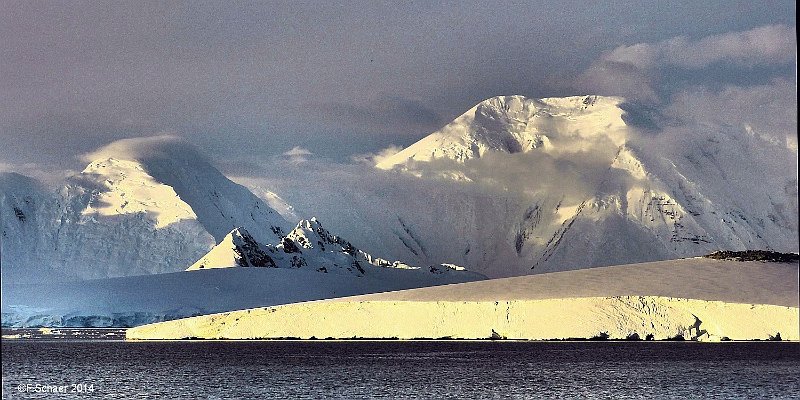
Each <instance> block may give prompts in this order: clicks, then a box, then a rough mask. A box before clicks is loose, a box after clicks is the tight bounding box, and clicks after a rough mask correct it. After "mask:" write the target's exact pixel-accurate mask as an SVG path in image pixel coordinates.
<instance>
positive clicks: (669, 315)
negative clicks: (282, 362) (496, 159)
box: [128, 258, 800, 340]
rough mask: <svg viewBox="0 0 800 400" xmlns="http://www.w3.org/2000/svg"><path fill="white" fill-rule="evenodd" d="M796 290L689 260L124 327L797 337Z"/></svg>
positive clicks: (317, 333)
mask: <svg viewBox="0 0 800 400" xmlns="http://www.w3.org/2000/svg"><path fill="white" fill-rule="evenodd" d="M798 292H799V290H798V265H797V264H794V263H762V262H738V261H720V260H710V259H705V258H695V259H684V260H675V261H663V262H654V263H645V264H632V265H624V266H614V267H606V268H592V269H585V270H579V271H568V272H561V273H550V274H539V275H533V276H526V277H516V278H506V279H494V280H487V281H481V282H470V283H464V284H455V285H446V286H440V287H434V288H423V289H413V290H404V291H398V292H391V293H379V294H374V295H366V296H355V297H348V298H340V299H334V300H323V301H315V302H308V303H301V304H291V305H286V306H280V307H268V308H262V309H252V310H244V311H235V312H230V313H223V314H216V315H207V316H199V317H193V318H187V319H181V320H175V321H170V322H167V323H160V324H152V325H146V326H141V327H138V328H135V329H131V330H129V331H128V337H129V338H131V339H179V338H187V337H197V338H280V337H299V338H310V337H317V338H328V337H330V338H353V337H360V338H472V339H488V338H503V337H505V338H509V339H564V338H591V337H595V336H599V337H604V336H606V335H607V337H609V338H612V339H613V338H617V339H624V338H629V337H639V338H642V339H644V338H645V337H646V336H648V335H652V336H653V337H654V338H655V339H669V338H673V337H676V336H680V337H683V338H686V339H692V340H725V339H726V338H728V339H734V340H748V339H769V338H770V337H776V336H778V334H780V337H781V338H783V339H788V340H798V339H800V338H799V337H798V329H800V328H799V327H798V322H799V321H798ZM634 334H635V335H636V336H634Z"/></svg>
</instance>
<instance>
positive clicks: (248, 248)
mask: <svg viewBox="0 0 800 400" xmlns="http://www.w3.org/2000/svg"><path fill="white" fill-rule="evenodd" d="M273 253H275V249H274V248H273V247H272V246H269V245H264V244H261V243H259V242H258V241H257V240H256V239H255V238H254V237H253V235H251V234H250V233H249V232H248V231H247V230H246V229H245V228H242V227H238V228H236V229H234V230H232V231H231V232H230V233H228V234H227V235H226V236H225V238H224V239H222V241H221V242H220V243H219V244H218V245H216V246H215V247H214V248H213V249H211V251H209V252H208V253H207V254H206V255H205V256H203V257H202V258H201V259H200V260H198V261H197V262H195V263H194V264H192V266H190V267H189V268H187V271H194V270H200V269H214V268H229V267H261V268H265V267H266V268H276V267H278V265H277V263H276V262H275V259H274V258H273V256H271V254H273Z"/></svg>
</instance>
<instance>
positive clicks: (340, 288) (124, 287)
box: [2, 268, 480, 327]
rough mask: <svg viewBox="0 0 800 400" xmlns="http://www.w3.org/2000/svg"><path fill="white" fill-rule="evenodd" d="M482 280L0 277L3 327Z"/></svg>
mask: <svg viewBox="0 0 800 400" xmlns="http://www.w3.org/2000/svg"><path fill="white" fill-rule="evenodd" d="M474 279H480V278H479V277H478V275H476V274H469V273H458V274H457V273H452V274H431V273H427V274H422V273H420V272H419V271H415V270H404V269H394V268H376V269H375V270H374V271H370V273H369V274H367V275H366V276H355V275H345V274H325V273H320V272H317V271H309V270H303V269H300V270H297V269H284V268H222V269H210V270H203V271H186V272H176V273H168V274H158V275H148V276H132V277H124V278H112V279H98V280H89V281H83V282H40V283H38V284H12V285H8V284H5V283H4V284H3V290H2V325H3V326H4V327H9V326H13V327H38V326H69V327H107V326H122V327H128V326H137V325H141V324H146V323H152V322H158V321H164V320H169V319H175V318H181V317H187V316H191V315H199V314H208V313H214V312H222V311H230V310H237V309H243V308H249V307H263V306H269V305H276V304H287V303H294V302H300V301H308V300H318V299H326V298H333V297H339V296H352V295H356V294H364V293H376V292H383V291H387V290H400V289H408V288H415V287H420V286H430V285H443V284H449V283H457V282H467V281H470V280H474Z"/></svg>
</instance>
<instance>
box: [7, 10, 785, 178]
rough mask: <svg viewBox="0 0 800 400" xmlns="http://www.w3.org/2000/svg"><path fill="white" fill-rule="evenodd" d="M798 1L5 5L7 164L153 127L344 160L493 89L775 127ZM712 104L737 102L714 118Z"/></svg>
mask: <svg viewBox="0 0 800 400" xmlns="http://www.w3.org/2000/svg"><path fill="white" fill-rule="evenodd" d="M795 8H796V6H795V3H794V2H790V1H783V2H772V3H770V5H769V7H765V6H763V5H758V4H755V3H752V2H728V1H719V2H704V3H703V4H695V2H658V4H644V3H642V2H638V1H637V2H627V1H611V2H603V3H586V2H582V1H580V2H579V1H572V2H570V1H568V2H562V1H558V2H556V1H553V2H549V1H548V2H537V3H536V4H533V3H530V4H529V3H520V4H515V3H513V2H496V3H495V2H493V3H480V2H474V3H470V2H458V3H449V4H428V3H426V2H422V3H378V2H350V3H345V4H328V3H318V2H310V3H296V4H295V3H292V4H290V3H226V2H171V3H161V2H136V3H129V4H118V3H116V4H115V3H106V2H73V3H53V2H4V3H2V4H0V35H1V36H2V37H3V40H2V41H1V42H0V89H2V94H3V95H2V96H0V141H2V143H3V145H2V146H0V168H3V169H4V170H18V171H28V172H30V171H35V170H37V169H38V170H48V169H49V170H59V169H76V168H81V167H82V161H80V160H79V159H78V157H77V155H80V154H85V153H87V152H90V151H92V150H93V149H95V148H97V147H100V146H102V145H105V144H107V143H109V142H111V141H114V140H117V139H124V138H129V137H140V136H158V135H161V134H162V132H165V131H166V132H170V133H171V134H172V135H175V136H179V137H182V138H185V139H187V140H188V141H189V142H191V143H193V144H195V145H197V146H198V147H200V148H201V149H202V150H203V151H204V152H206V153H207V154H210V156H211V157H212V158H214V159H215V160H217V161H219V162H222V164H223V165H224V166H226V168H229V169H230V170H231V171H237V172H240V171H243V170H248V169H251V168H249V167H248V165H252V164H264V163H270V162H273V161H274V160H275V157H280V156H281V155H282V154H283V153H285V152H287V151H290V150H291V149H293V148H295V147H296V146H299V147H300V148H303V149H306V150H307V151H308V152H310V153H314V155H315V156H319V157H324V158H327V159H330V160H331V161H335V162H349V160H350V158H351V157H353V156H354V155H358V154H365V153H376V154H377V153H379V152H380V149H383V148H387V147H389V146H392V145H394V146H406V145H408V144H410V143H412V142H414V141H415V140H417V139H419V138H421V137H423V136H424V135H426V134H427V133H429V132H431V131H433V130H435V129H438V128H439V127H440V126H441V125H442V124H444V123H447V122H448V121H450V120H451V119H452V118H453V117H455V116H457V115H459V114H460V113H462V112H463V111H465V110H466V109H468V108H469V107H471V106H472V105H474V104H475V103H477V102H479V101H480V100H483V99H484V98H487V97H491V96H494V95H499V94H523V95H526V96H532V97H545V96H561V95H572V94H585V93H595V92H596V93H599V94H621V95H627V96H630V97H631V98H633V99H643V100H647V101H650V102H656V103H661V104H667V105H668V106H667V107H666V109H667V110H674V109H677V108H680V105H681V104H684V103H686V104H689V103H691V104H693V106H692V110H691V114H692V115H691V118H693V119H697V118H700V119H704V120H706V119H711V120H717V119H719V120H722V119H724V120H725V123H727V124H732V125H734V126H738V127H742V126H744V125H745V124H748V125H749V126H751V127H754V128H753V129H755V130H757V131H759V132H761V133H762V134H766V135H771V137H775V138H778V139H777V140H782V138H783V137H784V136H786V135H787V132H788V131H796V126H797V123H796V121H797V117H796V95H793V94H792V93H791V88H792V87H793V86H795V85H796V78H795V76H796V74H795V70H796V68H795V65H796V62H795V60H796V39H795V32H796V30H795V25H796V21H795V17H794V15H795ZM719 65H725V66H726V68H729V70H730V71H729V73H728V77H734V78H735V79H732V80H731V79H728V80H726V79H727V78H726V77H721V76H720V74H717V73H716V72H717V71H716V70H715V68H717V67H718V66H719ZM676 70H677V71H678V72H680V73H677V72H676ZM686 71H689V73H691V74H694V75H693V80H691V81H688V80H687V79H686V76H685V75H681V73H686ZM751 93H752V94H754V95H757V96H758V98H775V99H778V100H780V101H778V100H776V101H772V102H770V103H769V104H770V105H769V106H768V107H767V110H768V111H769V113H770V114H772V115H764V114H763V110H762V111H759V110H756V109H755V108H756V107H759V106H757V105H754V104H751V103H748V101H747V99H748V98H751V97H750V94H751ZM729 94H733V95H734V96H733V97H730V96H728V95H729ZM720 98H725V99H731V100H728V104H729V105H730V106H731V107H739V112H738V113H733V112H731V113H728V114H724V115H725V117H722V116H720V115H718V114H715V113H716V112H718V111H719V110H718V108H715V107H714V106H713V105H714V104H715V103H713V102H714V101H717V100H718V99H720ZM736 99H739V100H736ZM687 102H688V103H687ZM734 102H735V103H734ZM670 104H671V105H670ZM756 114H757V115H758V116H757V117H755V116H754V115H756ZM709 116H710V117H709ZM731 118H733V120H731ZM753 118H757V120H755V121H750V119H753ZM770 121H783V122H780V123H777V122H770ZM715 122H718V121H715ZM254 172H255V171H254Z"/></svg>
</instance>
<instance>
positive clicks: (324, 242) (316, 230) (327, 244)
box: [279, 217, 358, 255]
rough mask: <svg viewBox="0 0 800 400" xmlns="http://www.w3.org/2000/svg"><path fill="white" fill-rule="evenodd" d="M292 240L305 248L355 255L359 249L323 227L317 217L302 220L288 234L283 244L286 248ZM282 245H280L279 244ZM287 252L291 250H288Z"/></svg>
mask: <svg viewBox="0 0 800 400" xmlns="http://www.w3.org/2000/svg"><path fill="white" fill-rule="evenodd" d="M286 239H288V240H290V241H291V242H293V243H294V244H296V245H297V246H299V247H300V248H303V249H317V250H319V251H341V252H344V253H346V254H351V255H355V254H356V253H357V252H358V250H357V249H356V248H355V247H353V245H352V244H351V243H350V242H348V241H347V240H344V239H342V238H341V237H339V236H336V235H334V234H332V233H330V232H329V231H328V230H326V229H325V228H323V227H322V224H321V223H320V222H319V220H318V219H317V218H316V217H313V218H311V219H304V220H301V221H300V222H299V223H298V224H297V226H296V227H295V228H294V229H293V230H292V231H291V232H289V234H288V235H286V238H285V239H284V240H283V241H282V243H281V245H282V246H283V247H284V249H286V246H287V240H286ZM279 247H280V246H279ZM286 252H287V253H289V252H291V251H286Z"/></svg>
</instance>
